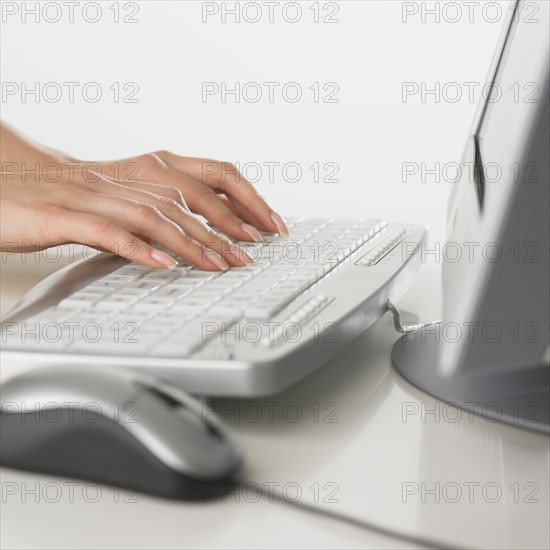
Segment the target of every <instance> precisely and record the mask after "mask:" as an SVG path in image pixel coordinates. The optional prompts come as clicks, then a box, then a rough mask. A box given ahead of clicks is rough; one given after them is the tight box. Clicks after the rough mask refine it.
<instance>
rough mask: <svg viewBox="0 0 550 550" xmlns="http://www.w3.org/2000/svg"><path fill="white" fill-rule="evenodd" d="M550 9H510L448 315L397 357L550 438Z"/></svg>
mask: <svg viewBox="0 0 550 550" xmlns="http://www.w3.org/2000/svg"><path fill="white" fill-rule="evenodd" d="M549 6H550V3H548V2H546V1H539V2H532V1H529V2H527V1H524V0H517V1H516V2H515V4H513V5H512V8H513V9H512V10H511V12H510V17H509V20H508V21H507V23H506V26H505V32H504V34H503V37H502V39H501V43H500V44H499V47H498V50H497V55H496V56H495V61H494V63H493V67H492V68H491V72H490V77H489V80H488V85H487V86H485V87H483V88H484V94H483V98H482V100H481V102H480V106H479V109H478V114H477V116H476V119H475V121H474V126H473V130H472V133H471V135H470V137H469V138H468V141H467V145H466V149H465V152H464V156H463V160H462V163H461V165H460V166H461V177H460V180H459V181H457V183H456V184H455V185H454V187H453V189H452V192H451V197H450V201H449V208H448V213H447V220H448V225H447V238H446V243H445V246H444V248H443V250H444V251H445V253H444V254H443V257H442V276H443V320H442V321H441V322H440V323H437V324H434V325H431V326H426V327H423V328H421V329H419V330H418V331H416V333H414V334H412V335H406V336H404V337H403V338H401V339H400V341H398V342H397V343H396V345H395V346H394V349H393V353H392V358H393V363H394V366H395V368H396V369H397V370H398V372H400V373H401V374H402V375H403V376H404V377H405V378H407V379H408V380H409V381H411V382H412V383H413V384H415V385H416V386H418V387H419V388H421V389H423V390H425V391H427V392H429V393H431V394H432V395H435V396H437V397H440V398H442V399H444V400H445V401H450V402H452V403H456V404H457V405H458V406H461V407H463V408H468V409H471V410H473V411H475V412H478V413H480V412H481V413H483V414H487V411H488V410H489V409H490V411H491V412H490V415H492V418H494V419H496V420H502V421H505V422H512V423H515V424H519V425H521V426H523V427H526V428H531V429H534V430H539V431H545V432H549V431H550V422H549V395H550V394H549V391H550V366H549V362H550V343H549V340H550V336H549V334H550V322H549V318H550V280H549V279H550V270H549V255H550V223H549V209H550V195H549V187H550V170H549V155H550V116H549V112H550V98H549V94H550V70H549V67H550V54H549V45H550V36H549V29H550V18H549V11H550V8H549ZM533 7H536V12H533ZM527 8H529V9H527Z"/></svg>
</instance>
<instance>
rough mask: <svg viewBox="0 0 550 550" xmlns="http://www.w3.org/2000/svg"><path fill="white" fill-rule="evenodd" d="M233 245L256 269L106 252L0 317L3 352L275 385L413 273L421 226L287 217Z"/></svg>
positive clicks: (374, 314)
mask: <svg viewBox="0 0 550 550" xmlns="http://www.w3.org/2000/svg"><path fill="white" fill-rule="evenodd" d="M287 225H288V227H289V229H290V236H288V237H283V236H280V235H271V234H264V235H263V237H264V242H263V243H248V242H238V243H237V244H239V245H240V246H242V247H243V248H245V249H246V250H247V252H248V253H249V255H250V256H251V257H252V258H253V259H254V263H253V265H250V266H246V267H238V268H231V269H229V270H228V271H226V272H206V271H200V270H198V269H196V268H194V267H193V266H191V265H189V264H188V263H187V262H185V261H183V260H182V259H181V258H178V257H177V256H176V255H174V254H173V253H170V252H169V251H166V252H167V253H169V254H171V255H172V256H173V257H174V258H176V259H178V266H177V267H176V268H175V269H173V270H155V269H152V268H149V267H146V266H142V265H138V264H132V263H129V262H127V261H125V260H122V259H121V258H119V257H116V256H113V255H111V254H104V253H102V254H100V256H99V257H98V258H97V259H96V258H94V261H87V260H82V261H81V262H79V263H78V264H76V265H75V266H69V267H68V268H65V269H63V270H61V271H60V272H59V273H57V274H54V275H53V276H51V277H50V278H48V279H46V280H45V281H43V283H41V284H40V285H38V286H37V287H36V288H35V289H34V290H33V291H31V293H29V295H28V296H27V297H26V298H25V299H23V301H22V302H21V304H20V305H19V307H16V309H15V310H14V312H13V313H12V314H10V315H9V316H8V317H7V318H6V319H5V320H4V321H3V323H2V353H3V355H5V354H6V353H7V354H8V355H9V354H16V355H19V356H20V355H21V354H30V357H34V358H35V359H36V358H38V357H39V358H40V361H42V362H43V361H54V360H62V361H67V360H71V361H74V362H76V363H79V362H87V363H89V362H90V361H96V362H101V363H103V362H105V361H108V362H109V363H112V364H113V365H122V364H124V365H128V366H131V367H133V368H138V369H139V368H144V369H146V370H150V371H154V372H155V374H158V373H159V371H160V372H162V374H163V375H164V376H165V377H167V378H169V379H171V380H172V381H175V382H176V383H180V384H182V385H183V386H184V387H185V388H186V389H188V390H190V391H195V392H201V393H206V394H211V395H215V394H220V395H258V394H269V393H273V392H275V391H279V390H280V389H282V388H283V387H285V386H287V385H289V384H290V383H292V382H293V381H295V380H297V379H298V378H300V377H301V376H304V375H305V374H306V373H307V372H309V371H310V370H312V368H314V367H315V366H317V365H318V364H319V363H321V362H322V360H323V359H326V358H328V357H330V356H332V355H334V354H335V353H336V352H337V351H338V350H339V349H341V348H342V347H343V346H345V345H346V344H347V343H348V342H349V341H350V340H351V339H352V338H354V337H355V336H357V335H358V334H359V333H360V332H362V331H363V330H364V329H365V328H367V327H368V326H370V325H371V324H372V323H373V322H375V321H376V320H377V319H378V318H379V317H380V316H381V315H382V314H383V313H384V311H385V304H386V303H387V300H388V299H390V298H391V299H393V300H395V299H397V298H398V297H399V295H400V294H401V293H402V292H403V291H404V289H405V288H406V286H408V284H409V283H410V281H411V280H412V276H413V272H414V269H413V268H412V267H411V266H413V264H414V262H412V261H411V260H412V258H413V257H414V256H415V255H416V252H417V250H418V245H419V243H420V242H422V240H423V239H424V238H425V229H424V228H422V227H418V226H406V225H401V224H388V223H386V222H384V221H372V220H329V219H289V220H287Z"/></svg>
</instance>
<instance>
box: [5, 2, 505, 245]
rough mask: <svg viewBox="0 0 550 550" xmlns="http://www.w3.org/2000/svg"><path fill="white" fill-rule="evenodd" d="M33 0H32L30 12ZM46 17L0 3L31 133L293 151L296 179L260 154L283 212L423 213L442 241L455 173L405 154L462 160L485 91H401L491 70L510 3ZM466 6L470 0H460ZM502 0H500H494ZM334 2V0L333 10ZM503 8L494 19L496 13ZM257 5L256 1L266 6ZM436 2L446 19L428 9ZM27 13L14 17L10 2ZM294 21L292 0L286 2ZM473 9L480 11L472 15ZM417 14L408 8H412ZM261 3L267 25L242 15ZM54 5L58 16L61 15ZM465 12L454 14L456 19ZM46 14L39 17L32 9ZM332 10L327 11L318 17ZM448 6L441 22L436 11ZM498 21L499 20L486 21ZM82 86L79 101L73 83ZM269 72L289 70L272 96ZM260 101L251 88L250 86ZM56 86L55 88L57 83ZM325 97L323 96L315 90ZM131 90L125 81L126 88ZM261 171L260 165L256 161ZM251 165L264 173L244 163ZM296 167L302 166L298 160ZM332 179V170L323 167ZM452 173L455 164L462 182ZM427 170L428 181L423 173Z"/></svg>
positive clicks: (121, 147) (214, 149) (124, 7)
mask: <svg viewBox="0 0 550 550" xmlns="http://www.w3.org/2000/svg"><path fill="white" fill-rule="evenodd" d="M35 4H36V3H35V2H27V10H29V9H34V7H35ZM50 4H52V5H50V6H49V7H48V8H47V9H46V8H45V3H41V5H40V6H39V7H40V9H39V14H38V15H33V14H32V13H27V15H26V21H25V22H23V19H24V18H23V12H24V11H25V10H24V7H23V6H21V5H16V4H15V3H13V2H3V7H2V10H3V14H2V36H1V46H2V48H1V50H2V53H1V70H2V74H1V77H2V81H3V91H4V92H5V91H6V90H7V88H6V86H8V85H9V84H8V83H15V85H16V86H19V91H18V92H17V93H16V94H14V95H6V94H5V93H3V95H2V103H1V108H2V113H1V115H2V118H3V119H4V120H6V121H8V122H9V123H11V124H13V125H15V126H16V127H17V128H19V129H21V130H22V131H24V132H25V133H27V134H28V135H30V136H32V137H34V138H35V139H37V140H39V141H41V142H43V143H45V144H48V145H50V146H52V147H56V148H60V149H62V150H64V151H67V152H69V153H70V154H72V155H74V156H77V157H79V158H82V159H89V160H99V159H109V158H112V159H115V158H120V157H126V156H133V155H137V154H140V153H144V152H148V151H153V150H156V149H169V150H172V151H173V152H177V153H180V154H183V155H191V156H204V157H212V158H218V159H223V160H228V161H232V162H235V163H240V164H241V165H245V164H246V163H259V164H260V165H261V164H263V163H266V162H273V163H281V165H284V164H286V163H289V162H296V163H299V165H300V167H301V168H302V171H303V173H302V177H301V179H300V180H299V181H297V182H295V183H292V182H289V181H287V180H286V179H285V177H283V175H282V172H281V169H280V168H279V169H275V180H274V181H273V182H270V181H269V173H268V169H267V168H266V167H265V166H264V169H263V172H262V178H261V180H260V181H259V182H258V183H257V186H258V187H259V188H260V190H261V192H262V193H263V194H265V196H266V197H267V198H268V199H269V201H270V202H271V203H272V204H273V206H274V207H275V208H276V209H277V210H279V211H280V212H281V213H282V214H283V215H287V216H298V215H306V216H322V217H325V216H338V217H369V218H385V219H388V220H394V221H411V222H418V223H422V224H425V225H428V226H429V227H430V230H431V236H432V240H438V241H439V240H441V239H443V238H444V228H445V212H446V202H447V197H448V194H449V191H450V188H451V183H450V181H448V180H449V177H446V176H445V175H443V177H442V179H440V181H439V182H436V181H435V176H434V175H427V176H426V177H425V178H422V176H421V174H418V175H416V176H412V177H411V176H410V177H409V178H408V181H406V182H404V181H403V177H402V170H403V163H404V162H415V163H418V164H419V165H421V164H422V163H425V165H426V167H427V168H429V169H433V168H434V167H435V166H434V165H435V163H437V162H439V163H441V165H442V166H444V165H445V164H447V163H452V162H459V161H460V158H461V154H462V149H463V146H464V143H465V140H466V137H467V135H468V133H469V131H470V129H471V125H472V121H473V118H474V115H475V112H476V109H477V101H478V100H479V98H480V95H481V94H480V90H481V88H477V93H476V94H475V101H471V100H470V97H469V96H468V90H467V88H465V87H463V88H462V91H463V97H462V99H461V100H459V101H457V102H454V103H452V102H449V101H446V100H445V98H444V97H443V96H442V97H440V98H435V97H434V96H428V97H427V98H426V100H425V102H422V100H421V97H420V95H419V94H418V95H416V96H414V97H409V98H408V100H407V102H404V101H403V97H402V87H403V82H415V83H417V84H418V85H419V86H421V85H422V82H425V83H426V85H427V86H428V87H429V88H434V86H435V83H436V82H438V83H440V86H442V87H443V86H445V84H447V83H450V82H457V83H460V84H463V83H464V82H476V83H480V84H481V85H483V84H485V83H486V82H487V77H488V72H489V67H490V64H491V61H492V58H493V54H494V51H495V48H496V46H497V44H498V40H499V37H500V34H501V30H502V28H503V25H504V22H505V17H506V15H507V12H508V9H509V6H510V2H507V1H504V2H498V3H497V2H485V1H481V2H473V3H470V5H471V4H474V5H473V6H471V7H470V8H468V7H467V5H465V4H464V3H463V2H458V3H457V2H451V3H450V4H452V6H446V4H449V2H441V3H435V2H401V1H347V2H337V3H334V2H332V3H331V2H319V3H318V4H319V12H320V17H321V22H319V23H315V22H314V12H313V11H312V10H311V9H310V8H311V7H312V6H313V4H315V2H312V1H304V2H300V3H299V4H300V6H301V11H302V14H301V17H299V18H298V21H297V22H296V23H289V22H287V21H286V20H285V17H284V14H283V5H284V4H285V2H281V3H280V5H279V6H274V12H273V13H274V16H273V17H274V21H273V22H270V21H269V11H268V7H267V6H266V4H265V3H264V2H251V3H248V4H254V6H252V7H250V6H249V7H247V8H246V11H244V10H245V4H247V3H246V2H244V3H243V2H241V10H240V11H241V12H242V13H241V22H240V23H237V22H236V21H235V16H234V15H230V14H226V15H225V19H226V20H225V22H224V21H223V14H222V4H225V6H226V7H227V8H231V7H233V4H234V2H225V3H224V2H221V3H217V7H218V8H219V11H218V13H217V14H214V15H211V16H209V17H207V19H206V22H203V19H204V16H205V14H204V10H205V6H204V5H203V4H208V5H209V9H211V10H213V9H214V8H215V7H216V6H215V5H214V4H215V3H213V2H209V3H202V2H192V1H165V2H141V3H139V5H138V8H139V9H138V11H137V13H135V15H133V17H132V19H133V20H137V22H136V23H124V22H122V21H121V22H119V23H115V22H114V18H115V11H114V9H112V6H113V4H114V2H113V1H106V2H99V3H98V4H99V5H100V6H101V15H100V17H99V20H98V21H97V22H96V23H90V22H87V21H86V20H85V19H86V18H88V19H90V20H91V19H95V18H96V17H97V10H96V9H95V8H94V6H91V7H87V8H86V9H85V10H83V8H82V6H83V5H87V4H88V5H89V4H90V3H89V2H84V3H81V5H79V6H76V7H75V8H74V15H73V17H74V22H70V15H71V14H70V11H69V7H68V6H66V5H64V4H63V3H62V2H52V3H50ZM466 4H468V3H466ZM486 4H492V8H491V9H488V8H487V7H485V9H483V8H484V5H486ZM334 5H336V7H337V8H338V11H337V13H336V14H335V15H332V16H331V13H332V12H333V11H334ZM499 6H500V15H499V9H498V8H499ZM457 7H458V11H457ZM257 8H259V9H260V12H258V10H257ZM434 8H435V9H436V11H437V12H439V13H438V14H437V15H434V14H430V13H425V10H433V9H434ZM15 9H16V10H17V13H15V14H13V15H11V11H13V10H15ZM286 9H287V10H288V11H286V12H285V13H286V18H287V19H292V18H296V17H297V16H296V13H297V12H296V10H295V8H292V7H287V8H286ZM469 9H471V10H472V11H471V12H470V11H469ZM118 11H119V17H120V19H121V20H122V19H124V18H125V17H130V16H131V14H132V12H133V11H135V10H134V9H133V4H132V3H131V2H120V3H119V7H118ZM412 11H417V13H416V14H411V15H408V17H407V18H406V21H404V19H405V17H404V13H410V12H412ZM258 13H260V15H261V19H260V21H259V22H257V23H251V22H248V21H247V20H246V19H248V20H249V21H250V20H252V19H253V18H255V17H256V16H257V14H258ZM59 16H60V19H59V21H57V22H53V21H55V19H57V18H58V17H59ZM457 16H459V17H458V21H456V22H452V21H453V20H455V19H457ZM37 17H38V18H39V19H40V21H38V22H37V21H36V18H37ZM327 17H328V18H330V19H331V20H337V21H338V22H336V23H323V22H322V20H323V19H324V18H327ZM437 18H439V22H437V21H436V19H437ZM491 20H495V21H493V22H492V21H491ZM291 81H294V82H298V83H299V84H300V86H301V88H302V92H303V97H302V99H301V100H300V101H299V102H297V103H294V104H292V103H290V102H288V101H285V100H284V99H283V98H282V94H281V88H282V86H283V85H284V84H285V83H288V82H291ZM50 82H54V83H57V85H58V86H59V87H61V88H62V90H63V94H62V96H61V98H60V99H59V100H58V101H55V100H54V101H52V102H48V101H46V100H45V99H44V97H40V98H39V100H38V101H37V100H36V99H35V97H34V96H33V95H32V94H28V95H27V96H24V95H23V94H22V93H21V89H22V88H23V86H27V88H33V87H35V86H36V83H39V90H40V91H43V90H44V89H45V85H46V84H47V83H50ZM67 82H78V83H79V85H78V86H77V87H76V94H75V98H74V102H72V103H71V102H70V101H69V94H68V88H67V86H66V85H65V84H64V83H67ZM89 82H93V83H98V84H99V85H100V86H101V90H102V92H103V95H102V98H101V100H100V101H98V102H97V103H91V102H89V101H86V100H85V99H83V96H82V88H83V86H84V85H85V84H86V83H89ZM117 82H118V83H119V84H120V87H121V88H122V86H123V85H124V84H126V83H127V82H135V83H137V85H138V86H139V91H138V92H137V94H136V95H135V99H137V101H138V102H137V103H124V102H121V101H119V102H115V101H114V98H113V91H112V90H109V86H112V85H113V84H114V83H117ZM204 82H217V83H218V84H219V83H221V82H227V85H228V87H234V84H235V82H238V83H240V84H241V86H243V85H244V84H246V83H248V82H257V83H259V85H260V86H262V88H263V89H264V94H263V96H262V99H261V100H260V101H258V102H257V103H250V102H247V101H245V100H244V99H243V98H241V101H240V102H236V101H235V98H234V96H228V97H227V102H226V103H222V101H221V96H220V94H218V95H217V96H211V97H208V98H207V101H204V100H203V97H202V88H203V83H204ZM263 82H279V83H280V84H281V85H280V86H279V87H278V88H277V89H276V93H275V100H274V102H273V103H270V102H269V100H268V94H267V88H265V87H264V86H263V85H262V83H263ZM315 82H319V83H320V85H321V88H322V86H323V85H324V84H325V83H327V82H335V83H336V84H337V85H338V87H339V91H338V93H337V94H336V96H335V98H336V99H338V103H332V104H330V103H323V102H319V103H315V102H314V101H313V92H312V91H311V90H309V86H311V85H312V84H314V83H315ZM249 90H250V94H251V97H252V92H253V91H254V89H253V88H249ZM48 91H49V93H50V94H51V95H50V97H54V98H55V88H53V87H50V88H48ZM321 92H322V94H321V97H323V96H324V95H325V93H326V92H323V91H322V89H321ZM126 93H127V92H124V91H123V90H122V91H121V98H122V97H124V96H125V95H126ZM316 162H317V163H320V165H321V166H323V165H324V164H325V163H329V162H332V163H337V165H338V168H339V171H338V173H337V175H336V176H335V178H336V179H337V180H338V181H337V182H336V183H330V182H323V181H321V182H319V183H315V182H314V181H313V172H312V171H311V170H310V169H309V168H308V167H309V166H311V165H313V164H314V163H316ZM250 170H252V168H250ZM249 174H250V175H251V177H254V174H255V172H254V171H251V172H249ZM290 175H291V177H293V176H294V172H292V171H291V172H290ZM321 175H322V177H326V176H327V175H328V173H327V172H323V171H321ZM452 176H453V173H452V171H451V172H450V177H451V178H452ZM423 179H424V180H425V181H422V180H423Z"/></svg>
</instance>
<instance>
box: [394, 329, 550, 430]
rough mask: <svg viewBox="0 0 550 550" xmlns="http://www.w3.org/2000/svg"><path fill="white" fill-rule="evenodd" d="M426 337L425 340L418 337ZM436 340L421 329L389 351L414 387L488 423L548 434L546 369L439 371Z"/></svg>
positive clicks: (548, 370) (549, 376)
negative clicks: (446, 374)
mask: <svg viewBox="0 0 550 550" xmlns="http://www.w3.org/2000/svg"><path fill="white" fill-rule="evenodd" d="M422 340H424V341H422ZM440 345H441V344H438V343H437V342H435V341H434V342H432V341H426V337H425V335H424V334H423V333H422V332H418V333H415V334H412V335H411V334H407V335H406V336H403V337H402V338H400V339H399V340H398V341H397V342H396V343H395V344H394V346H393V349H392V363H393V366H394V368H395V370H396V371H397V372H398V373H399V374H401V376H403V377H404V378H405V379H406V380H408V381H409V382H410V383H411V384H413V385H414V386H416V387H417V388H419V389H421V390H423V391H425V392H427V393H429V394H430V395H432V396H433V397H436V398H439V399H441V400H443V401H445V402H446V403H449V404H452V405H453V406H455V407H460V408H461V409H465V410H467V411H469V412H470V414H471V413H475V414H477V415H480V416H482V417H483V418H484V419H485V420H487V421H488V422H499V421H500V422H506V423H508V424H513V425H515V426H518V427H520V428H524V429H528V430H534V431H538V432H542V433H546V434H550V368H549V367H548V366H547V365H543V366H540V367H537V368H529V369H523V370H520V371H510V372H499V373H482V374H476V375H471V374H467V375H464V374H460V375H457V376H454V377H450V378H446V377H444V376H442V375H441V374H440V369H439V364H438V363H439V351H440Z"/></svg>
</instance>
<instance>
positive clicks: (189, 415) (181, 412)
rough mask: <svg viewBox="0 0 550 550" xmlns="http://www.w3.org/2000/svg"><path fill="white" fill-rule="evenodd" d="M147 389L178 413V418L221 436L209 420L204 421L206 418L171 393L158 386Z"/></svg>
mask: <svg viewBox="0 0 550 550" xmlns="http://www.w3.org/2000/svg"><path fill="white" fill-rule="evenodd" d="M147 391H148V392H149V393H152V394H154V395H156V396H157V397H158V398H159V399H161V400H163V401H164V402H165V403H166V404H167V405H169V406H170V408H171V409H172V411H173V413H174V414H176V415H178V416H179V417H180V418H183V419H184V420H185V421H186V422H187V423H188V424H190V425H192V426H195V427H197V428H200V429H202V430H204V431H209V432H211V433H212V434H214V435H216V436H218V437H221V435H220V434H219V433H218V432H217V431H216V430H215V429H214V428H213V427H212V426H211V425H210V423H209V422H207V421H206V419H203V418H201V417H200V416H199V415H198V414H197V413H196V412H194V411H192V410H190V409H189V408H187V407H186V406H185V404H184V403H182V402H181V401H178V400H177V399H175V398H174V397H172V396H171V395H169V394H167V393H165V392H163V391H161V390H160V389H158V388H151V387H149V388H147Z"/></svg>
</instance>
